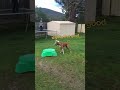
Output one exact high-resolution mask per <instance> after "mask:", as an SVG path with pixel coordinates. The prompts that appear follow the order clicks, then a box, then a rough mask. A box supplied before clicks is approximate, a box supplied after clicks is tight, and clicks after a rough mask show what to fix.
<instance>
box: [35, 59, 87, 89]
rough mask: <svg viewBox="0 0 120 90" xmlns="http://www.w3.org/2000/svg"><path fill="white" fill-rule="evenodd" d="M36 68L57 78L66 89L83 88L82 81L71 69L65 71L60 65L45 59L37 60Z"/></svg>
mask: <svg viewBox="0 0 120 90" xmlns="http://www.w3.org/2000/svg"><path fill="white" fill-rule="evenodd" d="M37 68H39V69H40V70H42V71H44V72H46V73H49V74H50V75H52V76H55V77H56V78H58V79H59V83H60V84H61V85H62V86H64V87H66V88H67V89H68V90H85V86H84V84H83V82H82V81H81V80H79V78H78V77H77V76H76V74H75V71H73V70H71V69H70V70H69V71H65V69H64V68H63V67H61V66H60V65H52V64H50V63H48V62H47V61H40V62H38V64H37Z"/></svg>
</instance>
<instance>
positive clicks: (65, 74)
mask: <svg viewBox="0 0 120 90" xmlns="http://www.w3.org/2000/svg"><path fill="white" fill-rule="evenodd" d="M58 40H60V41H62V42H68V43H69V45H70V48H71V53H70V52H69V51H68V50H67V49H65V54H64V55H63V54H61V53H60V50H59V47H58V46H54V45H53V44H54V40H52V39H51V37H49V38H48V39H45V38H40V39H36V40H35V56H36V71H35V86H36V90H84V89H85V35H84V34H81V35H80V37H76V38H63V39H58ZM45 48H54V49H55V50H56V51H57V53H58V56H57V57H46V58H41V53H42V50H43V49H45Z"/></svg>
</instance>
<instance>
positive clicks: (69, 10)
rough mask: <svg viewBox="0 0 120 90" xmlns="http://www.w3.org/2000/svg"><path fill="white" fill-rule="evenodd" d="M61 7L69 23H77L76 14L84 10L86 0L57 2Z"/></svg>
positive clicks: (61, 0) (62, 0)
mask: <svg viewBox="0 0 120 90" xmlns="http://www.w3.org/2000/svg"><path fill="white" fill-rule="evenodd" d="M55 1H56V2H57V3H58V4H59V5H60V6H61V7H62V11H63V12H64V13H65V14H66V18H67V20H69V21H72V22H75V21H76V14H79V11H81V10H83V9H84V5H83V4H84V1H85V0H55Z"/></svg>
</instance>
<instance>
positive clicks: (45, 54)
mask: <svg viewBox="0 0 120 90" xmlns="http://www.w3.org/2000/svg"><path fill="white" fill-rule="evenodd" d="M50 56H57V53H56V51H55V49H52V48H48V49H44V50H43V51H42V54H41V57H50Z"/></svg>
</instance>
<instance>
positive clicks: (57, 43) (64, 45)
mask: <svg viewBox="0 0 120 90" xmlns="http://www.w3.org/2000/svg"><path fill="white" fill-rule="evenodd" d="M54 45H57V46H59V47H60V49H61V51H60V53H61V52H62V53H63V54H64V48H65V47H66V48H67V49H68V50H69V51H70V48H69V47H68V43H67V42H60V41H58V40H55V43H54Z"/></svg>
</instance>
